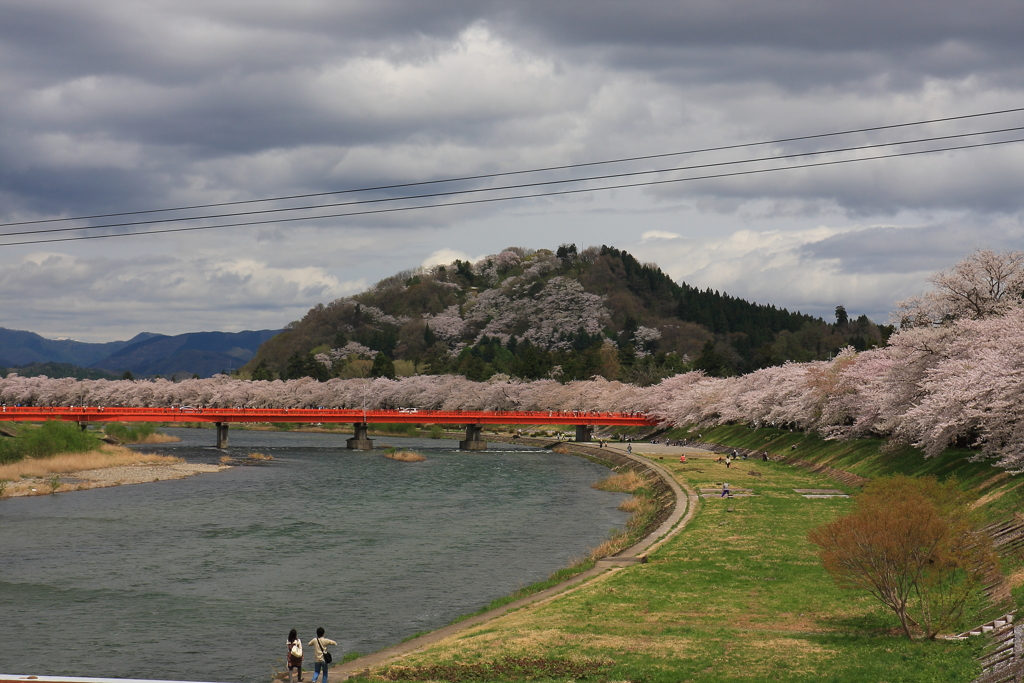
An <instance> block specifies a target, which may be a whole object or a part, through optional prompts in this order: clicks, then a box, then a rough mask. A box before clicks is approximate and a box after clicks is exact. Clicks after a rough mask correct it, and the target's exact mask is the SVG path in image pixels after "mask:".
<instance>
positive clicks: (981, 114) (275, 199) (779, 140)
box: [0, 107, 1024, 228]
mask: <svg viewBox="0 0 1024 683" xmlns="http://www.w3.org/2000/svg"><path fill="white" fill-rule="evenodd" d="M1022 111H1024V107H1015V108H1011V109H1000V110H994V111H987V112H978V113H974V114H962V115H959V116H947V117H943V118H938V119H924V120H921V121H909V122H904V123H894V124H887V125H882V126H869V127H865V128H853V129H849V130H841V131H833V132H830V133H815V134H812V135H799V136H794V137H788V138H777V139H774V140H762V141H758V142H744V143H737V144H733V145H721V146H717V147H705V148H698V149H691V150H683V151H677V152H664V153H660V154H648V155H643V156H634V157H622V158H618V159H606V160H602V161H590V162H582V163H577V164H565V165H561V166H546V167H539V168H532V169H522V170H517V171H503V172H498V173H484V174H478V175H469V176H459V177H452V178H439V179H436V180H423V181H417V182H410V183H395V184H391V185H377V186H372V187H364V188H352V189H347V190H332V191H329V192H313V193H307V194H296V195H284V196H279V197H266V198H262V199H246V200H239V201H233V202H217V203H211V204H193V205H189V206H179V207H168V208H161V209H144V210H139V211H122V212H117V213H105V214H93V215H89V216H72V217H66V218H46V219H38V220H31V221H16V222H11V223H0V228H5V227H13V226H17V225H35V224H42V223H57V222H66V221H78V220H95V219H99V218H114V217H119V216H133V215H143V214H152V213H168V212H174V211H190V210H194V209H210V208H216V207H222V206H239V205H245V204H256V203H260V202H278V201H287V200H292V199H311V198H313V197H325V196H330V195H337V194H352V193H357V192H374V191H381V190H393V189H400V188H407V187H418V186H424V185H434V184H440V183H454V182H466V181H470V180H486V179H491V178H500V177H504V176H514V175H523V174H528V173H545V172H551V171H562V170H570V169H574V168H587V167H591V166H600V165H607V164H620V163H628V162H632V161H648V160H651V159H662V158H667V157H673V156H682V155H688V154H702V153H707V152H720V151H726V150H734V149H744V148H749V147H757V146H762V145H774V144H782V143H786V142H798V141H804V140H815V139H821V138H827V137H836V136H840V135H853V134H855V133H870V132H877V131H881V130H893V129H896V128H906V127H910V126H923V125H930V124H934V123H946V122H950V121H962V120H966V119H973V118H980V117H985V116H998V115H1001V114H1011V113H1017V112H1022Z"/></svg>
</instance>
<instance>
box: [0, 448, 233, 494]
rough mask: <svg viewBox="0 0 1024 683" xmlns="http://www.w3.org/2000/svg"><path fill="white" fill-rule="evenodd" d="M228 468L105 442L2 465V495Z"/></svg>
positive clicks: (178, 476) (142, 480) (181, 476)
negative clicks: (81, 450) (92, 447)
mask: <svg viewBox="0 0 1024 683" xmlns="http://www.w3.org/2000/svg"><path fill="white" fill-rule="evenodd" d="M227 467H228V466H227V465H209V464H200V463H186V462H185V461H183V460H182V459H181V458H176V457H172V456H166V455H154V454H151V453H139V452H137V451H134V450H132V449H130V448H126V447H124V446H113V445H108V444H104V445H103V446H101V447H100V448H99V449H97V450H94V451H87V452H84V453H63V454H60V455H54V456H51V457H48V458H27V459H25V460H21V461H19V462H16V463H9V464H6V465H0V498H13V497H19V496H42V495H48V494H51V493H61V492H67V491H85V490H88V489H94V488H104V487H107V486H121V485H123V484H142V483H148V482H153V481H163V480H166V479H184V478H185V477H190V476H194V475H197V474H203V473H208V472H219V471H221V470H224V469H227Z"/></svg>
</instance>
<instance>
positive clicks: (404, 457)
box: [384, 451, 427, 462]
mask: <svg viewBox="0 0 1024 683" xmlns="http://www.w3.org/2000/svg"><path fill="white" fill-rule="evenodd" d="M384 457H385V458H390V459H392V460H397V461H399V462H423V461H424V460H426V459H427V458H426V456H424V455H422V454H421V453H416V452H415V451H390V452H388V453H385V454H384Z"/></svg>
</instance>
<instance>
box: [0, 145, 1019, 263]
mask: <svg viewBox="0 0 1024 683" xmlns="http://www.w3.org/2000/svg"><path fill="white" fill-rule="evenodd" d="M1017 142H1024V138H1017V139H1014V140H1001V141H997V142H979V143H975V144H970V145H955V146H952V147H942V148H937V149H926V150H916V151H912V152H895V153H893V154H880V155H876V156H872V157H862V158H859V159H836V160H832V161H818V162H811V163H807V164H798V165H794V166H781V167H776V168H763V169H750V170H744V171H732V172H729V173H718V174H712V175H703V176H694V177H689V178H672V179H665V180H649V181H644V182H639V183H622V184H619V185H608V186H604V187H596V188H575V189H568V190H554V191H551V192H540V193H534V194H527V195H514V196H510V197H487V198H482V199H467V200H459V201H452V202H443V203H438V204H426V205H420V206H396V207H387V208H382V209H371V210H368V211H352V212H343V213H335V214H325V215H321V216H303V217H297V218H278V219H272V220H265V221H241V222H237V223H226V224H221V225H200V226H188V227H180V228H161V229H157V230H146V231H137V232H126V233H115V234H108V235H83V236H79V237H54V238H52V239H43V240H25V241H21V242H8V243H4V244H0V247H13V246H18V245H26V244H49V243H53V242H76V241H81V240H93V239H107V238H112V237H136V236H141V235H157V234H167V233H175V232H193V231H197V230H216V229H218V228H233V227H242V226H253V225H271V224H276V223H290V222H295V221H307V220H320V219H324V218H343V217H349V216H366V215H372V214H382V213H396V212H399V211H415V210H422V209H436V208H445V207H450V206H467V205H472V204H487V203H494V202H504V201H512V200H518V199H537V198H542V197H554V196H564V195H571V194H580V193H584V192H600V191H606V190H619V189H628V188H635V187H649V186H653V185H666V184H670V183H682V182H691V181H696V180H709V179H715V178H734V177H738V176H745V175H756V174H761V173H773V172H777V171H792V170H798V169H802V168H815V167H822V166H837V165H840V164H851V163H859V162H862V161H875V160H878V159H894V158H897V157H909V156H918V155H921V154H934V153H936V152H949V151H955V150H962V149H976V148H981V147H996V146H1000V145H1008V144H1013V143H1017ZM79 229H80V230H84V229H88V228H79Z"/></svg>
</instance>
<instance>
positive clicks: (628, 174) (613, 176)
mask: <svg viewBox="0 0 1024 683" xmlns="http://www.w3.org/2000/svg"><path fill="white" fill-rule="evenodd" d="M1020 130H1024V126H1014V127H1010V128H999V129H992V130H984V131H976V132H971V133H957V134H952V135H940V136H933V137H928V138H918V139H914V140H901V141H895V142H883V143H875V144H868V145H856V146H852V147H839V148H835V149H826V150H815V151H810V152H795V153H792V154H779V155H773V156H764V157H755V158H752V159H736V160H732V161H718V162H709V163H705V164H692V165H689V166H677V167H673V168H663V169H652V170H643V171H625V172H621V173H609V174H604V175H598V176H585V177H582V178H565V179H560V180H544V181H536V182H532V183H518V184H513V185H501V186H497V187H482V188H471V189H466V190H449V191H445V192H432V193H426V194H418V195H400V196H397V197H380V198H375V199H360V200H353V201H349V202H337V203H331V204H318V205H312V206H295V207H282V208H273V209H258V210H254V211H238V212H233V213H221V214H209V215H204V216H182V217H177V218H161V219H154V220H145V221H128V222H122V223H105V224H101V225H89V226H72V227H62V228H43V229H34V230H24V231H14V232H0V238H4V237H14V236H20V235H39V234H45V233H58V232H73V231H78V230H100V229H106V228H121V227H133V226H139V225H156V224H165V223H180V222H185V221H197V220H213V219H221V218H238V217H241V216H254V215H265V214H272V213H287V212H293V211H312V210H315V209H328V208H340V207H343V206H361V205H367V204H382V203H390V202H399V201H411V200H419V199H433V198H438V197H451V196H457V195H465V194H480V193H484V192H498V191H505V190H523V189H527V188H532V187H544V186H551V185H565V184H576V183H584V182H593V181H601V180H612V179H617V178H627V177H635V176H641V175H651V174H655V173H673V172H681V171H693V170H697V169H702V168H715V167H722V166H735V165H740V164H752V163H760V162H765V161H781V160H785V159H798V158H802V157H808V156H819V155H824V154H838V153H841V152H855V151H863V150H867V149H878V148H880V147H894V146H897V145H912V144H921V143H925V142H937V141H940V140H953V139H958V138H965V137H975V136H979V135H991V134H996V133H1008V132H1014V131H1020ZM335 216H336V215H332V217H335ZM282 220H284V219H281V220H278V221H277V222H282ZM289 220H295V219H289ZM9 225H12V224H9ZM231 225H232V226H237V225H240V224H238V223H234V224H231ZM225 227H227V226H225ZM0 246H2V245H0Z"/></svg>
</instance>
